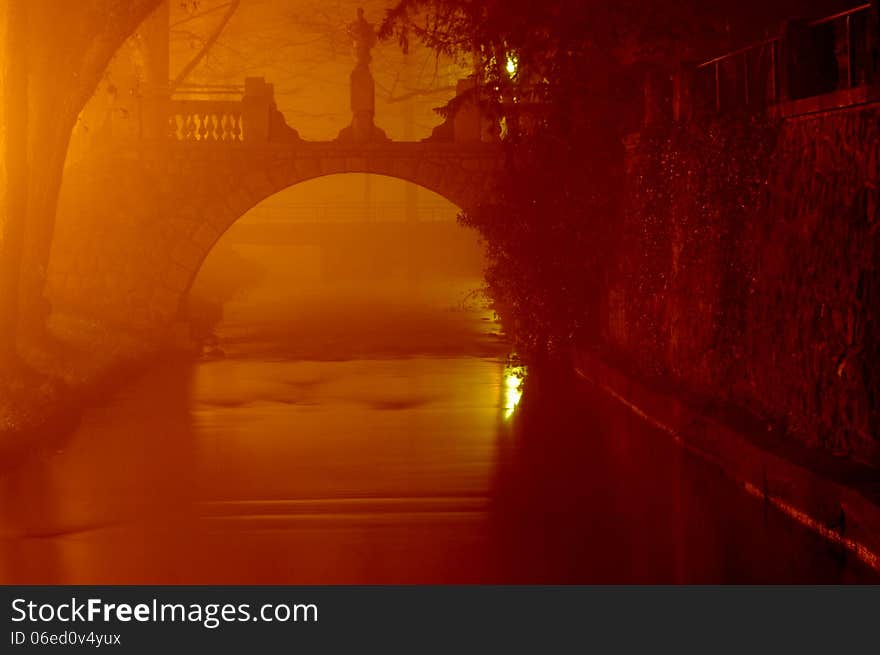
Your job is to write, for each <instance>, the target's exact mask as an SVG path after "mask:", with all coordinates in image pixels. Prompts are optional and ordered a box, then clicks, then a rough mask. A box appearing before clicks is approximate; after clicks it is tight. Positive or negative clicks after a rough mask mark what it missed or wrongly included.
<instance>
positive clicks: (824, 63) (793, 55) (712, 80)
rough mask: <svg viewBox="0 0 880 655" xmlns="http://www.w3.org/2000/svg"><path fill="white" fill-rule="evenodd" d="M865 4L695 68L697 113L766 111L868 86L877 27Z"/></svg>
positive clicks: (874, 64)
mask: <svg viewBox="0 0 880 655" xmlns="http://www.w3.org/2000/svg"><path fill="white" fill-rule="evenodd" d="M871 6H872V5H871V4H870V3H866V4H862V5H859V6H857V7H853V8H852V9H849V10H847V11H842V12H840V13H837V14H834V15H832V16H826V17H824V18H821V19H818V20H814V21H810V22H804V23H796V22H794V23H791V24H790V30H789V31H787V32H786V33H785V34H783V35H780V36H775V37H771V38H768V39H764V40H762V41H759V42H757V43H753V44H751V45H748V46H746V47H744V48H739V49H738V50H735V51H733V52H729V53H726V54H724V55H721V56H718V57H714V58H712V59H709V60H708V61H704V62H701V63H700V64H698V65H697V66H696V74H695V76H694V79H693V81H692V84H693V87H694V88H693V89H692V91H691V93H692V100H693V102H694V103H695V105H696V106H695V107H694V111H695V112H696V113H705V112H716V113H718V112H724V111H730V110H737V109H744V110H753V109H764V108H767V107H769V106H772V105H775V104H778V103H780V102H783V101H785V100H797V99H802V98H808V97H812V96H818V95H822V94H825V93H833V92H835V91H841V90H847V89H854V88H856V87H859V86H862V85H864V84H868V83H870V82H871V81H872V80H873V78H874V77H875V76H876V74H877V73H876V70H877V65H878V62H877V47H878V44H877V41H878V35H877V33H876V31H877V26H876V24H875V23H874V17H873V12H872V11H871Z"/></svg>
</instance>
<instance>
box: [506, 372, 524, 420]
mask: <svg viewBox="0 0 880 655" xmlns="http://www.w3.org/2000/svg"><path fill="white" fill-rule="evenodd" d="M526 373H527V369H526V367H525V366H513V365H508V366H506V367H505V368H504V418H505V419H509V418H510V417H511V416H513V414H514V412H515V411H516V407H517V405H519V401H520V399H522V388H523V382H524V381H525V378H526Z"/></svg>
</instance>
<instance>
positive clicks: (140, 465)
mask: <svg viewBox="0 0 880 655" xmlns="http://www.w3.org/2000/svg"><path fill="white" fill-rule="evenodd" d="M475 284H476V283H475V282H473V283H472V281H464V282H462V284H460V285H458V286H457V287H456V288H449V285H447V287H444V288H439V287H438V286H436V285H434V286H432V285H428V284H423V285H419V286H417V287H414V286H413V285H402V286H401V287H400V288H399V289H386V290H385V291H384V292H383V293H381V294H380V293H375V292H373V293H368V292H367V291H366V290H365V289H363V288H357V287H356V286H354V285H347V286H346V285H344V284H341V283H332V284H331V283H328V284H327V285H325V286H323V287H321V288H318V289H315V290H313V291H312V292H303V293H300V294H299V295H296V296H294V295H291V296H290V297H288V298H285V299H284V300H283V301H279V300H277V299H275V300H273V299H272V298H270V297H267V298H259V297H256V298H255V297H251V298H249V299H248V300H247V301H246V302H245V301H242V302H239V303H238V304H237V305H236V304H233V305H231V306H230V307H228V309H227V314H226V319H225V320H224V322H223V323H222V324H221V326H220V328H219V336H220V348H222V350H223V351H224V353H225V356H224V357H218V358H211V359H206V360H204V361H200V362H195V363H192V362H189V363H187V362H169V363H165V364H163V363H159V364H157V365H156V366H155V367H154V368H153V369H152V370H151V371H149V372H148V373H147V374H145V375H144V376H142V377H141V378H139V379H137V380H136V381H134V382H132V383H130V384H128V385H126V386H123V387H121V388H120V389H119V390H118V392H117V393H115V394H113V395H112V397H110V398H108V399H107V401H106V402H105V404H104V405H103V406H100V407H96V408H93V409H91V410H89V411H88V412H87V413H86V414H85V416H84V417H83V419H82V421H81V424H80V426H79V427H78V429H77V430H76V431H75V432H74V433H73V434H71V435H69V436H68V437H66V438H65V439H64V440H63V441H61V442H59V445H58V447H57V449H52V451H51V452H45V453H41V454H39V455H35V456H33V457H31V458H30V459H28V460H26V461H24V462H21V463H19V464H17V465H16V466H15V467H13V468H11V469H10V468H9V467H7V468H6V470H5V471H3V472H2V473H0V582H3V583H21V582H27V583H150V582H152V583H418V582H423V583H425V582H440V583H443V582H456V583H457V582H527V583H528V582H543V583H566V582H592V583H600V582H602V583H606V582H607V583H613V582H619V583H625V582H644V583H658V582H670V583H671V582H828V583H831V582H855V581H876V578H874V577H872V575H871V574H870V573H869V572H868V571H866V570H864V569H863V568H862V567H860V566H859V565H858V563H856V562H854V561H853V559H852V558H851V557H850V558H847V557H846V556H845V555H844V554H842V553H840V552H839V551H837V550H835V549H834V548H832V547H831V546H829V545H828V544H826V543H825V542H823V541H821V540H820V539H818V538H817V537H814V536H813V535H812V534H810V533H807V532H806V531H805V530H803V529H801V528H800V527H799V526H797V525H795V524H793V523H791V522H790V521H789V520H788V519H786V518H784V517H782V516H780V515H778V514H776V513H775V512H774V511H773V510H768V509H766V508H765V507H764V506H763V505H762V504H761V503H760V502H759V501H757V500H755V499H753V498H751V497H748V496H747V495H746V494H744V493H743V492H741V491H740V490H739V489H738V488H737V487H736V486H735V485H734V484H733V483H731V482H729V481H727V480H726V479H724V478H723V477H721V476H720V475H719V474H718V473H717V472H716V471H715V470H714V469H713V468H712V467H711V466H709V465H707V464H705V463H703V462H702V461H699V460H696V459H694V458H692V457H691V456H689V455H688V454H686V453H684V452H683V451H682V450H681V449H680V448H678V447H677V446H676V445H675V444H674V443H673V442H672V441H671V440H670V439H669V438H668V437H667V436H666V435H663V434H660V433H658V432H657V431H656V430H654V429H652V428H651V427H649V426H647V425H646V424H645V423H643V422H642V421H641V420H639V419H638V418H637V417H635V416H633V415H632V414H631V413H630V412H629V411H627V410H626V409H624V408H623V407H621V406H620V405H618V404H617V403H615V402H614V401H612V400H609V399H608V398H607V397H605V396H604V395H602V394H601V393H598V392H596V391H595V390H593V389H592V388H590V387H589V386H588V385H586V384H585V383H581V382H577V381H575V380H572V379H563V380H560V379H558V378H554V377H552V376H546V377H545V376H542V375H539V374H537V373H535V372H534V371H532V372H529V375H528V376H526V378H525V381H524V382H522V381H521V380H520V375H521V373H522V372H521V371H520V370H517V369H513V368H511V367H510V366H508V361H507V356H508V355H509V354H510V353H509V346H508V345H507V344H506V343H505V342H504V341H503V339H501V338H500V337H499V336H498V335H497V331H498V326H497V325H496V324H495V323H494V322H493V321H492V320H490V319H491V313H490V312H489V311H487V310H486V309H485V308H484V307H480V306H479V305H478V304H474V303H470V304H465V306H462V305H461V304H460V303H457V302H455V299H456V298H461V297H462V296H463V293H464V291H465V290H466V289H467V288H468V287H469V286H471V287H472V286H475ZM453 286H454V285H453Z"/></svg>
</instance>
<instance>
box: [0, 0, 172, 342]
mask: <svg viewBox="0 0 880 655" xmlns="http://www.w3.org/2000/svg"><path fill="white" fill-rule="evenodd" d="M160 3H161V0H83V1H81V2H64V3H62V2H56V1H55V0H7V2H5V3H4V5H5V7H4V10H3V18H4V19H5V30H4V32H3V39H4V43H3V44H2V51H3V52H4V55H5V57H4V59H3V66H4V68H5V70H4V80H5V84H4V86H3V88H2V93H3V104H4V108H5V110H4V113H3V116H2V120H3V124H2V125H0V131H2V132H4V133H5V134H7V135H9V136H8V138H7V140H6V144H5V145H6V148H5V152H4V157H5V169H4V173H5V174H4V179H2V180H0V186H3V187H5V189H4V190H5V206H4V207H3V211H4V214H5V216H4V221H3V241H2V244H0V248H2V251H0V261H2V262H3V264H2V266H3V268H2V271H0V274H2V281H3V288H2V292H3V296H2V298H0V342H2V344H3V349H4V351H5V353H6V356H7V357H9V356H10V354H11V353H12V352H13V351H14V344H15V342H16V340H17V339H18V338H19V337H21V335H22V330H21V326H22V325H26V326H27V327H28V328H30V329H32V330H34V331H41V330H42V326H43V323H44V320H45V317H46V311H45V306H44V302H45V301H44V300H43V299H42V294H43V288H44V285H45V274H46V267H47V264H48V259H49V251H50V248H51V243H52V233H53V229H54V222H55V210H56V205H57V201H58V191H59V187H60V184H61V175H62V169H63V165H64V158H65V155H66V152H67V146H68V142H69V139H70V134H71V130H72V128H73V126H74V124H75V122H76V118H77V115H78V114H79V112H80V111H81V110H82V108H83V106H84V105H85V103H86V101H87V100H88V99H89V97H90V96H91V95H92V93H93V92H94V90H95V88H96V86H97V84H98V82H99V80H100V79H101V75H102V74H103V72H104V69H105V68H106V66H107V64H108V62H109V61H110V58H111V57H112V56H113V53H114V52H115V51H116V49H117V48H118V47H119V46H120V45H121V44H122V43H123V42H124V41H125V39H126V38H127V37H128V36H129V35H130V34H131V33H132V32H133V31H134V30H135V28H136V27H137V26H138V24H140V23H141V21H143V20H144V18H146V16H147V15H148V14H149V13H150V12H151V11H152V10H154V9H155V8H156V7H157V6H159V4H160Z"/></svg>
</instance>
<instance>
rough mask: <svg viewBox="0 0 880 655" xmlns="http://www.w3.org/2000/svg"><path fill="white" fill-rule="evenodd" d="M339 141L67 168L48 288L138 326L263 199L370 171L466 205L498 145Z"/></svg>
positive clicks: (67, 306) (164, 306)
mask: <svg viewBox="0 0 880 655" xmlns="http://www.w3.org/2000/svg"><path fill="white" fill-rule="evenodd" d="M348 150H349V149H348V148H345V147H342V146H340V145H338V144H325V145H321V146H318V144H315V147H312V148H310V147H308V146H303V147H301V148H298V149H283V150H281V149H277V150H276V149H265V150H261V151H258V152H251V153H247V156H242V153H236V152H235V150H234V149H223V150H216V151H214V150H213V149H211V148H200V149H199V148H185V149H175V150H173V151H171V152H168V151H167V150H165V151H163V152H161V153H157V155H156V156H154V157H151V156H149V153H147V154H145V153H143V152H141V153H139V155H138V156H137V157H130V158H120V157H119V156H114V157H113V158H111V159H110V160H107V161H106V162H105V164H104V165H103V166H101V167H99V168H95V167H91V168H90V169H89V170H87V171H70V172H69V174H67V175H66V177H65V182H64V186H63V189H62V199H61V204H60V208H59V230H58V234H57V236H56V242H55V244H54V245H53V253H52V260H51V262H50V270H49V284H48V296H49V300H50V302H51V303H52V305H53V307H55V308H56V310H58V311H61V312H62V313H67V314H73V315H79V316H86V317H88V318H95V319H98V320H101V321H103V322H106V323H108V324H113V325H116V326H120V327H124V328H129V329H134V330H138V331H149V332H156V331H157V330H162V329H165V328H167V327H168V326H169V325H170V324H172V323H173V322H174V321H175V320H176V319H177V317H178V316H179V315H180V312H181V309H182V308H183V307H184V306H185V299H186V297H187V294H188V292H189V289H190V288H191V286H192V283H193V281H194V280H195V278H196V276H197V274H198V271H199V270H200V268H201V266H202V264H203V262H204V260H205V258H206V257H207V255H208V253H210V251H211V249H212V248H213V247H214V246H215V244H216V243H217V241H218V240H219V239H220V238H221V236H222V235H223V234H224V233H225V232H226V231H227V230H228V229H229V228H230V227H231V226H232V225H233V224H234V223H235V222H236V221H237V220H238V219H239V218H241V217H242V216H244V215H245V214H246V213H247V212H248V211H250V210H251V209H252V208H254V207H255V206H257V205H258V204H259V203H261V202H262V201H264V200H265V199H267V198H269V197H271V196H273V195H275V194H277V193H279V192H281V191H284V190H286V189H288V188H291V187H293V186H295V185H297V184H301V183H303V182H306V181H309V180H314V179H317V178H321V177H326V176H331V175H337V174H347V173H367V174H372V175H383V176H387V177H392V178H397V179H400V180H404V181H406V182H410V183H413V184H416V185H418V186H419V187H422V188H425V189H428V190H430V191H433V192H435V193H437V194H438V195H440V196H441V197H443V198H445V199H447V200H448V201H450V202H451V203H452V204H454V205H456V206H458V207H459V208H463V209H467V208H469V207H471V206H474V205H475V204H478V203H479V202H480V201H481V200H482V199H484V198H485V197H486V196H487V194H489V193H491V189H492V186H493V184H494V179H495V176H496V174H497V172H498V157H497V154H496V153H494V152H493V153H490V152H488V151H487V150H486V149H485V147H482V148H475V149H473V152H470V151H468V150H467V149H465V150H462V149H461V148H460V147H459V148H454V149H447V148H442V147H437V146H429V145H428V144H392V145H391V146H390V147H385V148H374V149H370V148H368V149H363V148H362V149H361V150H360V151H353V152H348Z"/></svg>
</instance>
